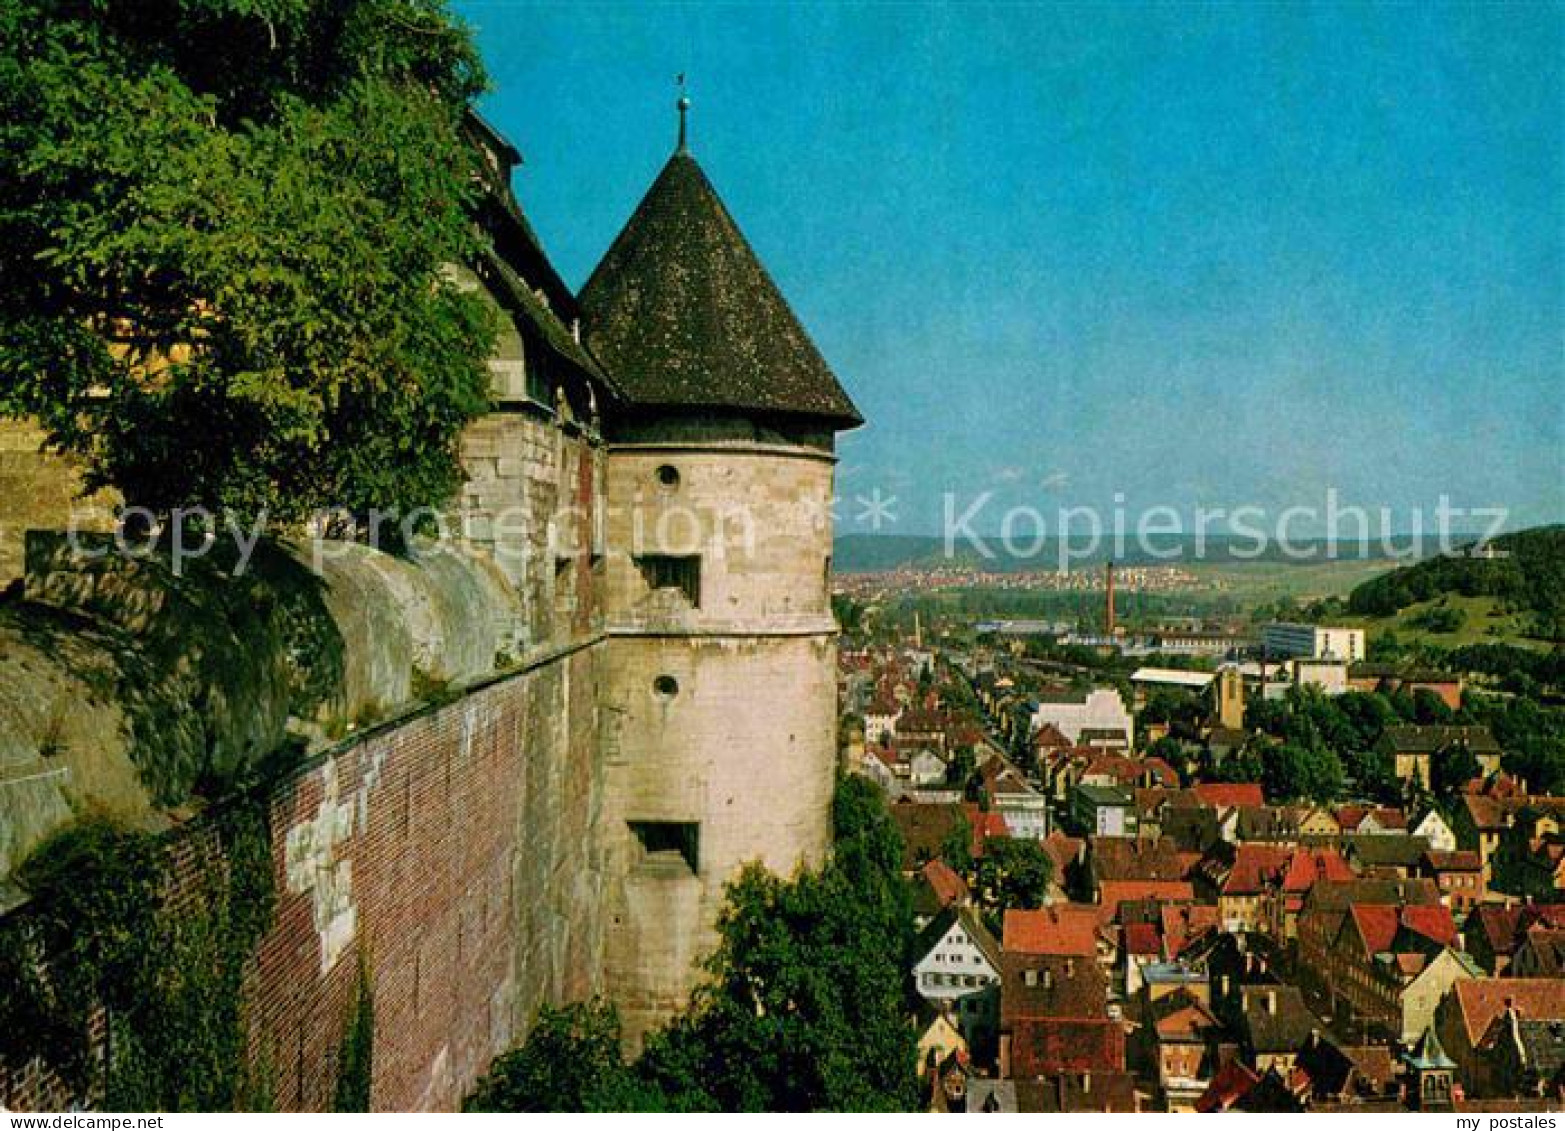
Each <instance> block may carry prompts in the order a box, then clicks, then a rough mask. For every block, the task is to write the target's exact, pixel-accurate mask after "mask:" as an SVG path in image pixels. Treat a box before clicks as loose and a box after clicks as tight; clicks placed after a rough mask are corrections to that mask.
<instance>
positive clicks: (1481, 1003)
mask: <svg viewBox="0 0 1565 1131" xmlns="http://www.w3.org/2000/svg"><path fill="white" fill-rule="evenodd" d="M1453 989H1454V990H1455V992H1456V1010H1457V1015H1458V1016H1459V1017H1460V1018H1461V1021H1462V1025H1463V1027H1464V1028H1465V1029H1466V1030H1467V1040H1468V1042H1469V1044H1471V1045H1472V1046H1473V1047H1475V1048H1476V1047H1477V1045H1478V1042H1479V1041H1480V1040H1482V1039H1483V1035H1484V1034H1485V1033H1487V1032H1488V1031H1489V1026H1490V1024H1491V1023H1492V1022H1493V1021H1494V1019H1495V1018H1496V1017H1498V1016H1499V1015H1500V1014H1501V1013H1503V1012H1504V1011H1505V1008H1506V1004H1507V1003H1510V1004H1511V1005H1513V1006H1514V1007H1515V1009H1516V1011H1517V1012H1518V1013H1520V1014H1521V1015H1522V1016H1523V1017H1526V1018H1529V1019H1530V1020H1533V1021H1556V1020H1565V980H1562V979H1560V978H1469V979H1463V980H1462V981H1459V982H1457V983H1456V985H1455V986H1454V987H1453Z"/></svg>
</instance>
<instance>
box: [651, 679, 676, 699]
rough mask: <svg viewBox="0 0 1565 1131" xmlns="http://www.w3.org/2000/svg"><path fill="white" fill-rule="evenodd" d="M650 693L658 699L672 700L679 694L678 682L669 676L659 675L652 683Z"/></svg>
mask: <svg viewBox="0 0 1565 1131" xmlns="http://www.w3.org/2000/svg"><path fill="white" fill-rule="evenodd" d="M652 693H653V694H654V695H656V696H657V697H658V698H659V699H672V698H673V697H674V696H676V695H678V694H679V681H678V680H677V679H675V678H674V677H673V676H671V675H660V676H658V677H657V678H656V679H654V680H653V681H652Z"/></svg>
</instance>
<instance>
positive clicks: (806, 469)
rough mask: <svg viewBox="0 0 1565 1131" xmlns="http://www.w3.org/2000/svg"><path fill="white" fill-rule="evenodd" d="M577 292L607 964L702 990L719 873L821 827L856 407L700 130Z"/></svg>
mask: <svg viewBox="0 0 1565 1131" xmlns="http://www.w3.org/2000/svg"><path fill="white" fill-rule="evenodd" d="M687 105H688V103H685V102H684V100H681V107H680V109H681V123H680V126H681V128H680V144H679V147H678V149H677V150H676V151H675V153H674V155H673V156H672V157H671V158H670V159H669V161H668V163H667V164H666V165H665V166H664V168H663V171H662V172H661V173H660V174H659V175H658V177H657V180H656V181H655V182H654V183H653V185H652V187H651V189H650V190H649V191H648V192H647V195H646V197H645V198H644V199H643V200H642V202H641V204H640V205H639V206H638V208H637V209H636V212H635V214H634V215H633V216H632V217H631V219H630V221H629V223H628V224H627V225H626V226H625V229H624V231H623V232H621V233H620V235H619V237H618V238H617V239H616V240H615V241H614V244H613V246H612V247H610V249H609V251H608V253H607V254H606V255H605V256H604V259H603V261H602V262H601V263H600V264H599V265H598V267H597V270H596V271H594V273H593V275H592V277H591V279H589V280H588V282H587V285H586V286H585V288H584V289H583V291H582V294H581V306H582V313H583V328H584V333H585V340H586V342H587V344H588V345H589V347H590V348H591V349H592V351H593V353H594V354H595V355H596V357H597V358H598V359H599V360H600V361H601V362H602V363H603V366H604V368H605V369H606V371H607V373H608V375H609V378H610V380H611V382H612V383H613V384H614V386H615V394H616V396H615V400H614V403H612V404H611V405H610V406H608V415H607V419H606V428H607V434H608V443H609V454H608V460H607V463H608V470H607V507H606V511H607V521H606V530H605V534H606V538H605V540H604V541H605V554H604V558H603V566H602V568H603V570H604V573H605V578H604V581H605V587H606V610H605V619H606V627H607V632H608V635H609V643H608V655H607V663H606V668H607V677H606V680H605V690H604V692H603V695H602V698H601V701H600V706H601V710H602V726H603V731H604V740H603V741H604V758H605V773H606V797H607V801H606V807H607V812H606V813H605V820H604V826H605V828H606V829H607V830H608V832H607V844H606V849H605V851H606V868H607V871H608V877H609V878H608V885H609V887H610V889H611V891H610V895H609V903H610V913H609V923H608V939H607V942H606V951H607V953H606V971H605V973H606V979H605V980H606V984H607V986H608V988H609V992H610V994H611V996H612V997H613V998H614V1000H615V1001H616V1004H617V1005H618V1006H619V1010H620V1015H621V1019H622V1021H623V1023H624V1026H625V1032H626V1037H627V1040H628V1041H630V1042H631V1043H635V1042H638V1041H639V1040H640V1038H641V1036H642V1035H644V1034H645V1033H646V1032H647V1031H648V1030H649V1029H652V1028H655V1027H656V1026H657V1025H658V1024H660V1023H661V1022H663V1021H665V1020H667V1019H668V1017H670V1016H671V1015H672V1014H673V1013H675V1012H677V1011H678V1010H679V1009H680V1008H681V1007H682V1006H683V1005H684V1004H685V1002H686V1000H687V998H688V996H689V993H690V990H691V989H692V988H693V986H694V984H695V981H696V978H697V977H698V963H699V962H700V960H701V959H702V958H704V957H705V956H706V955H707V954H708V953H710V951H711V949H712V948H713V946H714V945H715V941H716V935H715V922H716V917H717V913H718V910H719V908H720V907H721V905H722V900H723V887H724V885H725V884H726V883H727V882H728V881H729V880H731V879H732V878H733V877H734V876H735V874H736V873H737V872H738V871H739V869H740V868H741V867H742V866H743V865H744V864H745V863H747V862H749V861H753V860H758V861H760V862H761V863H763V864H765V865H766V866H767V867H769V868H771V869H773V870H774V871H777V872H780V873H782V874H787V873H789V872H791V871H792V870H793V868H794V867H795V866H796V865H798V864H799V863H800V862H801V861H802V862H808V863H811V864H814V863H819V862H820V861H821V860H822V859H823V857H824V855H825V853H826V851H827V848H828V845H829V817H830V813H829V810H830V798H831V790H832V779H833V772H834V767H835V764H836V750H835V743H836V670H835V669H836V658H835V653H836V643H835V641H836V632H837V626H836V624H835V622H834V620H833V618H832V613H831V603H830V594H829V575H830V568H831V557H830V555H831V536H832V530H831V498H832V483H833V473H834V465H835V456H834V454H833V453H834V446H835V433H836V432H837V431H838V430H841V429H843V428H851V427H854V426H856V425H858V424H859V423H861V418H860V417H859V415H858V412H857V410H856V409H855V408H854V406H853V403H852V402H851V401H850V400H849V399H848V397H847V395H846V394H845V393H844V392H843V390H842V387H841V386H840V385H839V384H838V383H837V380H836V378H835V377H834V376H833V375H832V373H831V370H830V369H829V368H828V367H827V366H826V363H825V362H824V360H822V358H821V356H820V354H819V353H818V352H817V350H816V348H815V346H814V345H813V344H812V343H811V341H810V339H809V337H808V335H806V333H805V332H804V329H803V328H802V327H801V326H800V325H799V323H798V321H797V319H796V318H795V317H794V315H793V312H792V311H791V310H790V309H789V308H788V305H787V303H786V301H785V300H784V299H783V297H782V295H781V294H780V293H779V291H778V290H777V287H776V286H775V284H774V283H773V282H772V280H771V279H770V278H769V277H768V275H767V274H766V271H765V269H764V268H763V267H762V266H761V265H760V263H759V261H758V260H757V258H756V256H755V253H754V252H753V251H752V249H751V248H750V246H749V244H748V243H747V242H746V240H745V238H744V236H743V235H742V234H741V233H740V231H739V229H738V227H737V226H736V225H735V223H734V221H733V218H732V217H731V216H730V215H729V213H728V210H727V208H725V207H724V205H723V203H722V201H721V200H720V199H719V198H718V196H717V193H716V191H715V190H714V189H713V187H712V185H711V183H710V182H709V181H708V180H707V178H706V175H705V174H704V173H703V172H702V170H701V168H700V166H699V165H697V163H696V161H695V158H694V157H692V156H691V154H690V152H689V151H688V149H687V148H686V146H685V144H684V122H683V114H684V109H685V107H686V106H687Z"/></svg>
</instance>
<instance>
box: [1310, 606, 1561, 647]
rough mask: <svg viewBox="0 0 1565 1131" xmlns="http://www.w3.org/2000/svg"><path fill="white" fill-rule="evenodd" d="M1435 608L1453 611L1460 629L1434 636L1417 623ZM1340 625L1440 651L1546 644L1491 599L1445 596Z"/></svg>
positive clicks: (1521, 619) (1520, 619)
mask: <svg viewBox="0 0 1565 1131" xmlns="http://www.w3.org/2000/svg"><path fill="white" fill-rule="evenodd" d="M1437 606H1441V607H1445V608H1449V609H1454V610H1457V611H1458V612H1460V613H1461V615H1462V626H1461V627H1460V628H1459V629H1457V630H1456V631H1455V632H1435V631H1431V630H1430V629H1429V628H1428V627H1427V626H1424V625H1421V624H1420V620H1421V619H1422V618H1423V617H1424V616H1425V615H1426V614H1427V613H1428V612H1429V611H1430V610H1432V609H1434V608H1436V607H1437ZM1338 619H1340V620H1341V622H1342V623H1343V624H1346V625H1351V626H1355V627H1360V628H1364V629H1367V630H1368V631H1369V632H1370V634H1371V635H1378V634H1380V633H1384V632H1387V631H1390V632H1394V633H1396V636H1397V639H1398V640H1400V641H1401V642H1402V643H1404V644H1433V645H1436V646H1437V647H1441V648H1460V647H1462V646H1463V645H1466V644H1515V645H1517V646H1519V647H1523V648H1539V649H1547V648H1548V646H1549V645H1548V644H1547V643H1546V642H1545V641H1542V640H1534V639H1531V638H1529V637H1527V636H1526V635H1525V632H1526V629H1527V625H1528V622H1529V618H1528V617H1525V616H1519V615H1517V614H1515V613H1505V612H1502V611H1501V602H1500V601H1499V600H1498V599H1497V598H1494V597H1463V596H1461V595H1460V594H1456V593H1453V594H1449V595H1447V596H1445V597H1442V598H1440V599H1439V600H1435V601H1420V602H1419V603H1418V604H1416V605H1409V606H1408V607H1407V608H1405V609H1403V610H1401V611H1400V612H1399V613H1397V615H1396V616H1393V617H1356V616H1344V617H1341V618H1338Z"/></svg>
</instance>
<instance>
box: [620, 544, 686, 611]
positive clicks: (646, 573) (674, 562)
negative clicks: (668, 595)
mask: <svg viewBox="0 0 1565 1131" xmlns="http://www.w3.org/2000/svg"><path fill="white" fill-rule="evenodd" d="M636 568H637V569H639V570H641V576H642V577H643V578H645V579H646V582H647V584H648V585H649V586H650V587H651V588H652V589H654V590H657V589H677V590H678V591H679V592H681V593H683V594H684V595H685V600H687V601H689V602H690V607H691V608H693V609H699V608H700V607H701V556H700V555H699V554H684V555H675V554H643V555H641V556H640V557H638V558H637V559H636Z"/></svg>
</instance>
